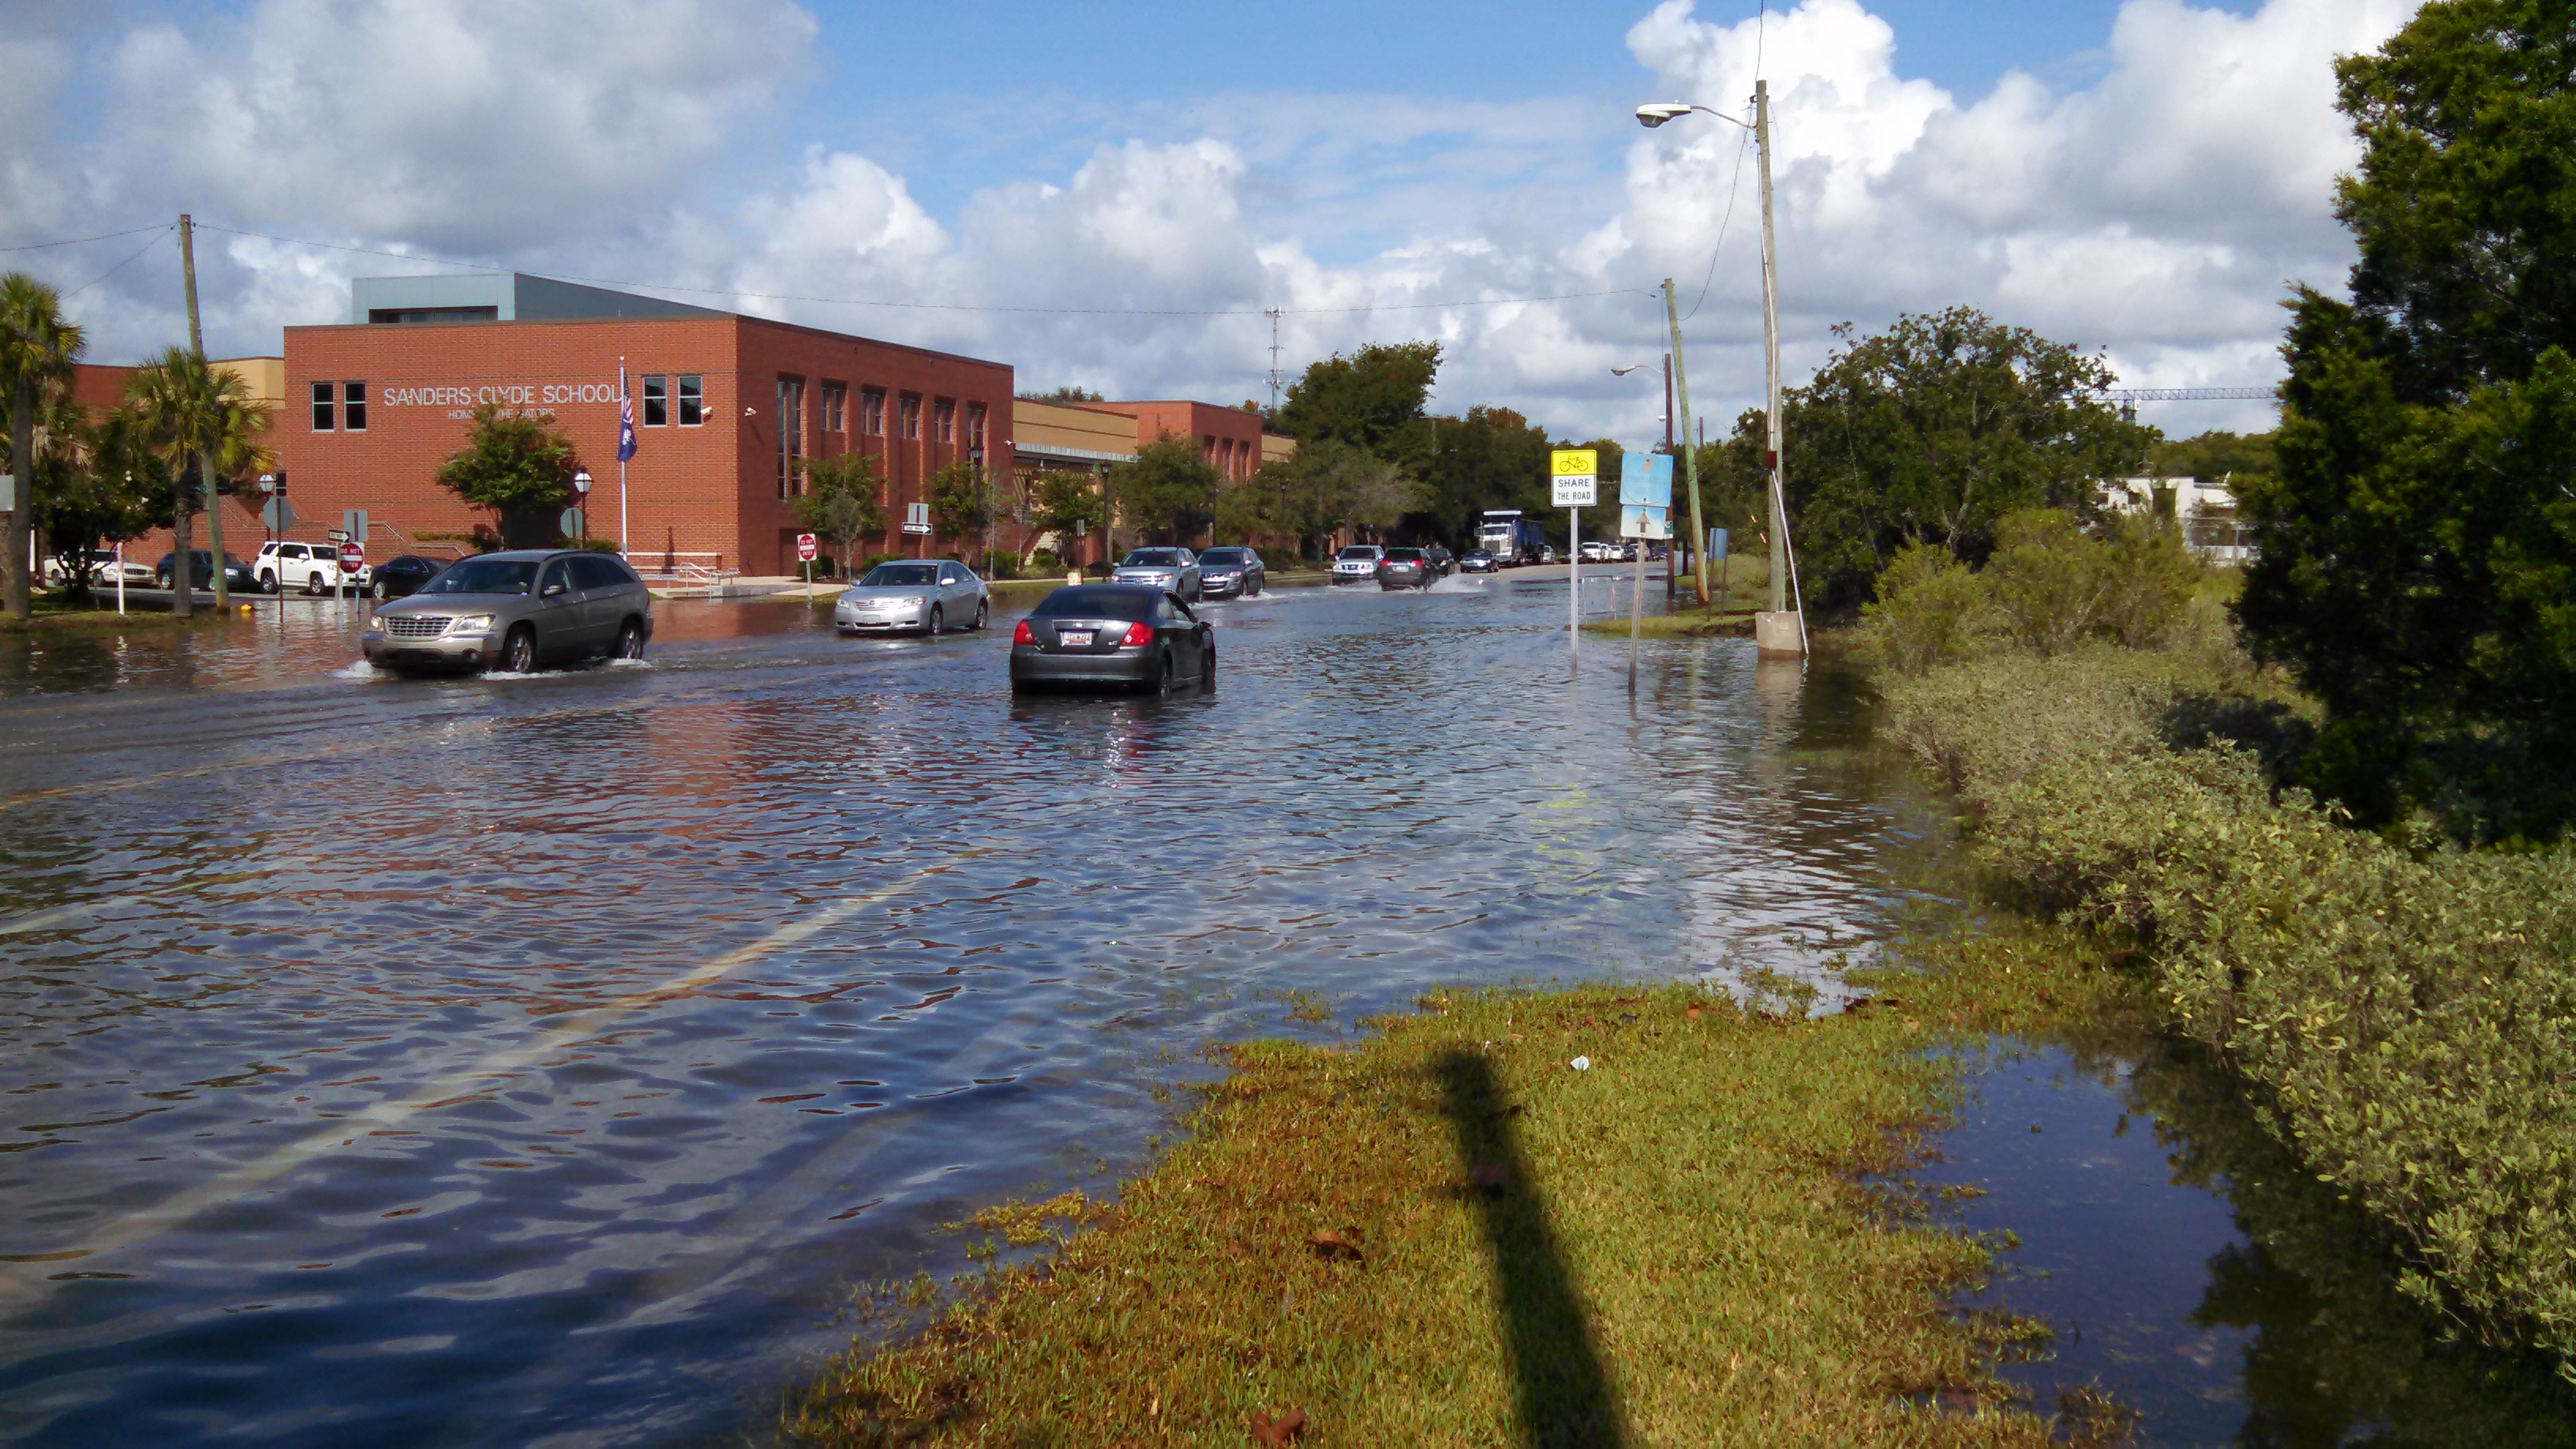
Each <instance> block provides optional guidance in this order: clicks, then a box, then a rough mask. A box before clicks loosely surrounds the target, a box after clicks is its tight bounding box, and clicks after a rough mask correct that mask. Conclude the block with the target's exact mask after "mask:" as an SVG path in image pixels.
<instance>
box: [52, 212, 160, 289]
mask: <svg viewBox="0 0 2576 1449" xmlns="http://www.w3.org/2000/svg"><path fill="white" fill-rule="evenodd" d="M178 229H179V226H178V223H176V222H172V223H171V224H170V225H168V226H163V227H152V228H141V227H138V228H136V230H138V231H139V230H150V231H152V232H153V233H154V235H153V238H152V240H150V241H148V242H145V243H144V244H143V245H141V246H139V247H136V248H135V249H134V250H133V252H132V253H130V254H129V255H127V257H126V258H125V260H124V261H121V262H118V263H117V264H116V265H115V266H112V267H110V268H108V269H107V270H106V271H103V272H101V273H99V274H98V275H97V276H95V277H92V278H90V279H89V280H88V281H86V282H83V283H81V284H80V285H79V286H77V287H74V288H72V289H71V290H70V291H68V292H65V293H63V300H64V301H67V302H68V301H70V300H71V299H72V298H74V297H77V296H79V295H80V294H81V293H83V292H86V291H88V290H89V289H90V288H92V287H95V286H97V285H98V284H99V283H101V282H104V281H106V280H107V279H108V278H110V277H113V276H115V275H116V274H117V273H119V272H121V271H124V270H125V269H126V268H127V267H130V266H132V265H134V263H135V262H137V261H139V260H141V259H142V256H143V254H144V253H145V252H148V251H150V250H152V249H153V248H154V247H157V246H159V245H161V238H163V237H165V236H168V235H169V234H170V233H172V232H174V231H177V230H178ZM133 234H134V233H133V232H126V233H124V235H126V236H132V235H133Z"/></svg>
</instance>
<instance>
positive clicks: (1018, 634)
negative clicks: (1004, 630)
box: [1011, 619, 1038, 644]
mask: <svg viewBox="0 0 2576 1449" xmlns="http://www.w3.org/2000/svg"><path fill="white" fill-rule="evenodd" d="M1011 642H1012V643H1014V644H1035V643H1036V642H1038V636H1037V635H1036V634H1035V633H1033V632H1031V630H1030V629H1029V621H1028V620H1026V619H1022V620H1021V621H1020V627H1018V628H1016V629H1013V630H1012V631H1011Z"/></svg>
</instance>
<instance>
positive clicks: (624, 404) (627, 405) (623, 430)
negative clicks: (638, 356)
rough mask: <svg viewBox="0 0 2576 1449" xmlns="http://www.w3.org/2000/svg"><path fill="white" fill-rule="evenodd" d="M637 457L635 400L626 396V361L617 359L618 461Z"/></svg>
mask: <svg viewBox="0 0 2576 1449" xmlns="http://www.w3.org/2000/svg"><path fill="white" fill-rule="evenodd" d="M634 456H635V399H633V398H631V397H628V396H627V395H626V359H625V358H622V357H621V358H619V359H617V461H618V462H620V463H623V462H625V461H626V460H627V459H629V458H632V457H634Z"/></svg>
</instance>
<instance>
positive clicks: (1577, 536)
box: [1547, 448, 1601, 663]
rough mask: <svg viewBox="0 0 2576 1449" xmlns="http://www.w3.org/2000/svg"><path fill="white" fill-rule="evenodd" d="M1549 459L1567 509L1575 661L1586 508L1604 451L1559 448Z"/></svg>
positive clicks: (1568, 627)
mask: <svg viewBox="0 0 2576 1449" xmlns="http://www.w3.org/2000/svg"><path fill="white" fill-rule="evenodd" d="M1547 462H1548V474H1549V482H1550V483H1551V484H1553V485H1554V492H1555V497H1556V506H1557V507H1559V508H1562V509H1564V510H1566V525H1565V570H1566V572H1565V584H1566V601H1565V657H1566V660H1567V662H1569V663H1572V662H1573V661H1574V659H1575V656H1576V655H1577V654H1579V653H1580V652H1581V650H1582V640H1583V510H1585V509H1587V508H1590V507H1591V506H1592V505H1593V502H1594V501H1595V499H1596V498H1597V497H1598V496H1599V494H1600V492H1601V454H1600V452H1599V450H1597V449H1593V448H1558V449H1555V450H1553V451H1551V452H1550V453H1549V454H1548V458H1547Z"/></svg>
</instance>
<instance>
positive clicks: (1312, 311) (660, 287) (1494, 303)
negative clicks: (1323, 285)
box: [197, 221, 1660, 317]
mask: <svg viewBox="0 0 2576 1449" xmlns="http://www.w3.org/2000/svg"><path fill="white" fill-rule="evenodd" d="M197 229H198V230H200V231H219V232H224V233H226V234H228V235H231V236H246V237H256V238H258V239H259V240H261V241H271V242H276V243H278V244H280V245H283V246H301V247H319V248H322V249H324V250H328V251H339V252H356V253H358V254H360V255H364V256H377V257H392V258H396V259H398V260H401V261H407V262H424V263H429V264H431V265H435V266H445V267H461V268H464V269H465V270H468V271H477V272H494V273H499V272H509V271H514V270H518V269H516V268H511V267H496V266H488V265H486V264H484V263H481V262H460V261H454V260H451V259H448V258H445V257H434V256H427V255H424V254H422V253H419V252H396V251H386V250H384V249H383V248H380V247H362V246H351V245H348V244H346V243H341V242H326V241H314V240H312V239H310V238H306V237H290V236H277V235H274V234H272V233H269V232H261V231H246V230H243V229H242V228H240V227H230V226H218V225H216V224H215V223H213V222H205V221H201V222H198V223H197ZM529 275H531V276H544V277H547V278H549V279H551V280H554V281H559V282H579V283H582V284H584V285H587V286H594V287H640V288H647V289H650V290H653V291H657V292H684V293H689V294H692V295H696V296H708V297H734V298H740V299H743V300H746V301H754V302H808V303H814V304H817V305H822V306H834V307H883V308H889V309H895V310H902V311H915V312H997V313H1013V314H1031V315H1042V316H1074V317H1261V316H1267V315H1268V314H1269V313H1271V312H1272V311H1278V312H1281V313H1284V314H1288V315H1294V316H1319V315H1328V314H1340V313H1356V312H1420V311H1446V310H1450V309H1454V308H1465V307H1503V306H1510V305H1512V304H1515V303H1525V302H1573V301H1581V300H1584V299H1587V298H1592V297H1627V296H1641V297H1652V296H1657V295H1660V294H1658V293H1654V292H1649V291H1647V290H1646V289H1644V288H1642V287H1612V288H1608V289H1606V290H1603V291H1597V292H1557V293H1551V294H1548V295H1545V296H1529V297H1474V298H1466V299H1462V300H1457V301H1448V302H1371V303H1368V304H1365V305H1361V306H1349V307H1279V308H1269V307H1025V306H1003V305H995V304H986V303H973V302H896V301H888V300H886V299H883V298H876V297H820V296H811V295H806V294H802V293H795V292H750V291H741V290H737V289H734V288H730V287H690V286H681V285H678V284H676V283H671V282H639V281H627V280H619V279H614V278H604V277H583V276H570V275H563V274H558V273H554V272H532V273H529Z"/></svg>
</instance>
